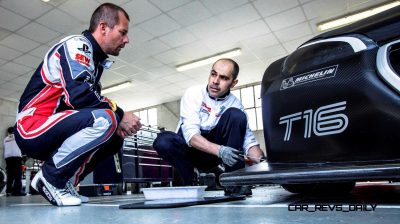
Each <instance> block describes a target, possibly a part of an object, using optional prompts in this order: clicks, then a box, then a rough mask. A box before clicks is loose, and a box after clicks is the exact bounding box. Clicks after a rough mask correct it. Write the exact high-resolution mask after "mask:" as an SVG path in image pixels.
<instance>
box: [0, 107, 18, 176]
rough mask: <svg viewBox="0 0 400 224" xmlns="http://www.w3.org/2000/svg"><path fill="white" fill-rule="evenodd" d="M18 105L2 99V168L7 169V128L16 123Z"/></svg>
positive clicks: (0, 151) (0, 127) (0, 109)
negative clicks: (5, 147) (5, 146)
mask: <svg viewBox="0 0 400 224" xmlns="http://www.w3.org/2000/svg"><path fill="white" fill-rule="evenodd" d="M17 107H18V103H16V102H13V101H8V100H4V99H0V140H1V144H0V166H1V167H2V168H5V166H6V163H5V161H4V146H3V140H4V138H5V137H6V135H7V128H8V127H10V126H13V125H14V123H15V116H16V113H17Z"/></svg>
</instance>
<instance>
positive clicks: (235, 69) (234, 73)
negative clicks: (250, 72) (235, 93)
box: [212, 58, 239, 80]
mask: <svg viewBox="0 0 400 224" xmlns="http://www.w3.org/2000/svg"><path fill="white" fill-rule="evenodd" d="M219 61H228V62H230V63H232V65H233V71H232V77H233V80H236V79H237V77H238V75H239V65H238V63H236V61H234V60H232V59H230V58H221V59H218V60H217V61H216V62H214V64H213V66H212V67H214V65H215V64H216V63H217V62H219Z"/></svg>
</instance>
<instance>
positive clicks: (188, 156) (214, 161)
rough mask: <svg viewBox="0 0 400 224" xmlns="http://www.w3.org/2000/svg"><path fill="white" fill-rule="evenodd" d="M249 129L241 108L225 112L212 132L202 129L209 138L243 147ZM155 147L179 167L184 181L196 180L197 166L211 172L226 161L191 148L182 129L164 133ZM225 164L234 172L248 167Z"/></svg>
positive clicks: (190, 182)
mask: <svg viewBox="0 0 400 224" xmlns="http://www.w3.org/2000/svg"><path fill="white" fill-rule="evenodd" d="M246 128H247V117H246V115H245V113H244V112H242V111H241V110H239V109H237V108H229V109H227V110H226V111H225V112H224V113H223V114H222V115H221V118H220V120H219V121H218V124H217V125H216V126H215V128H214V129H212V130H211V131H209V132H204V131H202V133H201V135H202V136H203V137H205V138H206V139H207V140H208V141H210V142H213V143H216V144H219V145H225V146H230V147H233V148H235V149H239V150H243V149H242V147H243V141H244V136H245V133H246ZM153 147H154V149H155V150H156V151H157V153H158V154H159V155H160V156H161V158H163V159H164V160H166V161H168V162H169V163H170V164H171V165H172V166H174V167H175V168H176V169H178V171H179V173H180V174H181V176H182V178H183V181H184V184H185V185H191V184H192V183H193V176H194V172H193V171H194V168H195V167H196V168H198V169H199V170H201V171H207V170H210V169H213V168H215V167H216V166H218V165H219V164H222V160H221V159H219V158H218V157H217V156H215V155H211V154H208V153H205V152H202V151H200V150H198V149H195V148H192V147H189V146H188V145H187V144H186V142H185V139H184V138H183V135H182V130H181V129H180V130H179V131H178V133H174V132H170V131H165V132H162V133H160V134H159V135H158V136H157V138H156V140H155V141H154V143H153ZM224 166H225V171H226V172H230V171H234V170H237V169H240V168H243V167H244V166H245V164H244V162H241V163H237V164H236V165H235V166H233V167H230V166H227V165H224Z"/></svg>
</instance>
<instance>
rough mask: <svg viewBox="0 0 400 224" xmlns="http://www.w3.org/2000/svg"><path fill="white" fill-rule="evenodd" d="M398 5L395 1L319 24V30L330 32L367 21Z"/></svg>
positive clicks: (398, 2) (399, 2) (399, 3)
mask: <svg viewBox="0 0 400 224" xmlns="http://www.w3.org/2000/svg"><path fill="white" fill-rule="evenodd" d="M398 5H400V1H395V2H391V3H389V4H385V5H381V6H378V7H375V8H371V9H368V10H365V11H361V12H358V13H354V14H351V15H348V16H344V17H342V18H338V19H335V20H331V21H328V22H323V23H319V24H318V25H317V29H318V30H319V31H325V30H330V29H333V28H336V27H341V26H344V25H347V24H350V23H353V22H356V21H359V20H362V19H365V18H367V17H370V16H373V15H375V14H378V13H380V12H383V11H386V10H388V9H391V8H393V7H396V6H398Z"/></svg>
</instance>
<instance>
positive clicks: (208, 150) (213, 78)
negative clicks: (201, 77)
mask: <svg viewBox="0 0 400 224" xmlns="http://www.w3.org/2000/svg"><path fill="white" fill-rule="evenodd" d="M238 74H239V66H238V64H237V63H236V62H235V61H233V60H231V59H220V60H218V61H216V62H215V63H214V65H213V66H212V70H211V72H210V75H209V78H208V85H207V86H195V87H191V88H189V89H187V90H186V92H185V94H184V95H183V97H182V99H181V107H180V120H179V124H178V127H177V133H174V132H170V131H166V132H162V133H160V134H159V135H158V137H157V138H156V140H155V141H154V144H153V147H154V148H155V149H156V150H157V152H158V154H159V155H160V156H161V157H162V158H163V159H165V160H167V161H168V162H169V163H170V164H171V165H173V166H174V167H175V168H176V169H177V170H178V171H179V173H180V174H181V176H182V178H183V181H184V184H185V185H192V183H193V169H194V167H196V168H199V169H200V170H202V171H207V170H210V169H212V168H215V167H217V166H218V165H219V164H220V163H221V162H222V163H223V164H224V166H225V171H228V172H229V171H234V170H237V169H240V168H244V166H245V163H244V155H247V156H248V158H249V159H250V160H252V162H254V163H259V162H260V160H261V159H262V157H264V154H263V152H262V150H261V149H260V147H259V144H258V143H257V141H256V139H255V138H254V135H253V133H252V132H251V130H250V129H249V127H248V122H247V116H246V114H245V112H244V107H243V105H242V103H241V102H240V101H239V100H238V99H237V98H236V97H235V96H234V95H233V94H231V93H230V89H231V88H233V87H234V86H235V85H236V84H237V82H238V80H237V76H238ZM233 194H236V195H237V194H246V195H249V194H251V191H250V192H249V190H248V189H247V190H246V188H244V187H228V188H225V195H233Z"/></svg>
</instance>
